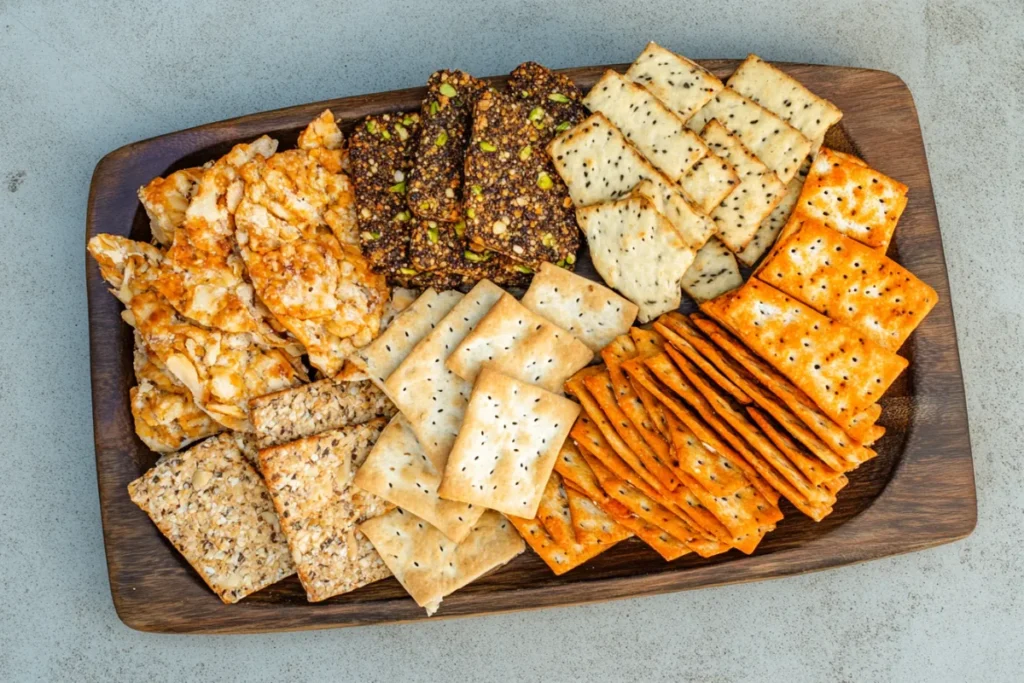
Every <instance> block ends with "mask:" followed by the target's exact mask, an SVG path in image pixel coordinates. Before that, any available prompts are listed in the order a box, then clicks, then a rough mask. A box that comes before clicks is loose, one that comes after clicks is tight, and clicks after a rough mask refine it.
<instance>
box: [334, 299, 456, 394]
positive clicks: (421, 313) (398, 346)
mask: <svg viewBox="0 0 1024 683" xmlns="http://www.w3.org/2000/svg"><path fill="white" fill-rule="evenodd" d="M461 299H462V294H460V293H459V292H451V291H449V292H442V293H441V294H438V293H437V292H435V291H434V290H433V289H427V290H426V291H424V292H423V294H421V295H420V297H419V298H418V299H416V301H414V302H413V303H412V305H411V306H409V307H408V308H406V309H405V310H404V311H402V313H401V314H400V315H398V316H397V317H396V318H395V320H394V322H392V323H391V325H389V326H388V328H387V329H386V330H384V331H383V332H382V333H381V335H380V336H379V337H377V338H376V339H374V340H373V341H372V342H370V343H369V344H367V345H366V346H364V347H363V348H361V349H359V350H358V351H356V353H355V355H354V356H353V361H354V362H355V363H356V364H357V365H360V366H362V368H363V369H364V370H365V371H366V374H367V375H368V376H369V377H370V379H371V380H373V382H374V383H375V384H376V385H377V386H379V387H381V388H385V382H387V379H388V377H390V376H391V373H393V372H394V371H395V370H396V369H398V366H399V365H401V364H402V361H404V360H405V358H406V357H407V356H408V355H409V354H410V353H411V352H412V350H413V348H415V346H416V345H417V344H418V343H420V340H421V339H423V338H424V337H425V336H427V335H428V334H430V332H431V331H433V329H434V328H435V327H437V324H438V323H439V322H441V319H442V318H444V317H445V316H446V315H448V312H449V311H451V310H452V308H453V307H454V306H455V304H457V303H458V302H459V301H460V300H461Z"/></svg>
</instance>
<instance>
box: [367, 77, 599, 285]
mask: <svg viewBox="0 0 1024 683" xmlns="http://www.w3.org/2000/svg"><path fill="white" fill-rule="evenodd" d="M581 99H582V95H581V93H580V91H579V89H578V88H577V87H576V86H575V85H574V84H573V82H572V81H571V80H570V79H569V78H567V77H565V76H563V75H560V74H555V73H553V72H552V71H550V70H548V69H546V68H544V67H543V66H541V65H539V64H536V63H534V62H526V63H524V64H521V65H520V66H519V67H517V68H516V69H515V70H514V71H513V72H512V73H511V75H510V76H509V78H508V84H507V86H506V87H505V88H504V89H501V90H498V89H495V88H489V87H488V86H487V84H486V83H484V82H483V81H481V80H478V79H476V78H474V77H472V76H470V75H469V74H467V73H464V72H462V71H450V70H444V71H437V72H435V73H434V74H433V75H432V76H431V77H430V79H429V81H428V82H427V95H426V98H425V99H424V100H423V103H422V105H421V107H420V111H419V112H418V113H408V114H384V115H381V116H368V117H366V118H365V119H364V120H362V121H360V122H359V123H358V124H357V126H356V130H355V132H354V134H353V136H352V143H351V148H350V152H351V159H352V170H353V180H354V183H355V197H356V211H357V217H358V221H359V227H360V239H361V243H362V247H363V251H364V252H365V253H366V254H367V255H368V257H369V259H370V260H371V262H372V263H373V264H374V266H375V268H376V269H377V270H378V271H379V272H381V273H383V274H385V275H386V276H387V277H388V279H389V281H391V282H394V283H399V284H402V285H405V286H410V287H419V288H422V287H433V288H435V289H439V290H444V289H453V288H456V287H461V286H464V285H465V286H470V285H472V284H475V283H476V282H478V281H479V280H481V279H484V278H486V279H490V280H491V281H493V282H495V283H496V284H499V285H505V286H513V287H525V286H526V285H528V284H529V282H530V278H531V276H532V274H533V273H534V272H535V271H536V270H537V269H538V268H539V267H540V264H542V263H556V264H558V265H561V266H563V267H566V268H569V269H572V267H573V264H574V263H575V262H576V252H577V249H578V247H579V229H578V227H577V225H576V218H575V216H574V214H573V209H572V202H571V201H570V199H569V196H568V192H567V190H566V187H565V184H564V183H563V182H562V180H561V178H559V176H558V175H557V174H556V173H555V172H554V168H553V167H552V165H551V161H550V159H549V158H548V156H547V153H546V151H545V147H546V145H547V144H548V142H550V141H551V139H552V138H554V136H555V135H557V134H558V133H560V132H562V131H565V130H566V129H568V128H571V127H572V126H575V125H576V124H577V123H578V122H579V121H580V119H582V118H583V115H584V110H583V106H582V104H581Z"/></svg>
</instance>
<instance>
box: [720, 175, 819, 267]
mask: <svg viewBox="0 0 1024 683" xmlns="http://www.w3.org/2000/svg"><path fill="white" fill-rule="evenodd" d="M810 168H811V160H810V158H808V159H807V160H806V161H804V164H803V166H801V167H800V170H799V171H797V174H796V175H795V176H793V179H792V180H790V181H789V183H788V184H787V185H786V191H785V192H784V193H783V195H782V201H780V202H779V203H778V204H777V205H776V206H775V208H774V209H772V212H771V213H770V214H768V217H767V218H765V219H764V220H763V221H761V225H760V226H759V227H758V229H757V232H756V233H754V237H753V239H751V240H750V243H749V244H747V246H745V247H744V248H743V250H742V251H739V252H736V258H738V259H739V260H740V261H742V262H743V263H745V264H747V265H748V266H750V267H751V268H753V266H754V264H755V263H757V260H758V259H759V258H761V255H762V254H764V253H765V252H766V251H768V249H769V248H770V247H771V246H772V245H773V244H775V240H776V239H777V238H778V237H779V234H780V233H781V232H782V228H783V227H784V226H785V225H786V221H788V220H789V217H790V216H791V215H792V214H793V209H795V208H796V203H797V200H798V199H799V198H800V191H801V190H803V187H804V181H805V180H807V172H808V171H809V170H810Z"/></svg>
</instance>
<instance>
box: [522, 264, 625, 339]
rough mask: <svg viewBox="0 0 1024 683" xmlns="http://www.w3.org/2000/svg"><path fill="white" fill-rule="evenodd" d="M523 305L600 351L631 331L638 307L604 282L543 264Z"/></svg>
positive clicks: (525, 296)
mask: <svg viewBox="0 0 1024 683" xmlns="http://www.w3.org/2000/svg"><path fill="white" fill-rule="evenodd" d="M522 304H523V306H526V307H527V308H528V309H530V310H531V311H533V312H534V313H536V314H538V315H541V316H543V317H545V318H547V319H548V320H550V321H551V322H553V323H554V324H555V325H557V326H558V327H560V328H562V329H563V330H566V331H567V332H569V333H570V334H571V335H573V336H574V337H576V338H577V339H579V340H580V341H581V342H583V343H584V344H586V345H587V346H588V347H589V348H590V349H591V350H592V351H600V350H601V349H602V348H604V347H605V345H606V344H608V343H609V342H610V341H611V340H612V339H614V338H615V337H616V336H618V335H620V334H624V333H625V332H626V331H627V330H629V326H630V325H632V324H633V321H634V320H636V314H637V311H638V310H639V309H638V308H637V305H636V304H634V303H633V302H632V301H630V300H628V299H626V298H625V297H622V296H619V295H618V294H616V293H615V292H613V291H612V290H610V289H608V288H607V287H605V286H603V285H601V284H600V283H597V282H594V281H593V280H588V279H587V278H585V277H582V276H579V275H576V274H574V273H570V272H569V271H568V270H566V269H565V268H559V267H558V266H556V265H553V264H551V263H545V264H543V265H541V267H540V270H539V271H538V272H537V274H536V275H534V276H533V282H532V283H530V288H529V289H528V290H526V294H525V295H524V296H523V299H522Z"/></svg>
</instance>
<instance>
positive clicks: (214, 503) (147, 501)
mask: <svg viewBox="0 0 1024 683" xmlns="http://www.w3.org/2000/svg"><path fill="white" fill-rule="evenodd" d="M238 440H239V436H238V435H236V434H232V433H228V434H221V435H220V436H216V437H212V438H210V439H207V440H206V441H203V442H202V443H200V444H198V445H196V446H193V447H192V448H190V449H188V450H187V451H184V452H180V453H170V454H168V455H165V456H164V457H162V458H161V459H160V460H159V461H157V464H156V465H155V466H154V467H153V468H152V469H150V470H149V471H148V472H146V474H144V475H142V476H141V477H139V478H138V479H136V480H135V481H133V482H132V483H131V484H129V485H128V494H129V496H130V497H131V499H132V502H133V503H135V504H136V505H138V506H139V507H140V508H142V510H143V511H145V512H146V514H147V515H149V517H150V519H152V520H153V523H154V524H156V526H157V528H158V529H160V532H161V533H162V534H163V535H164V536H166V537H167V540H169V541H170V542H171V544H172V545H174V547H175V549H177V551H178V552H180V553H181V554H182V555H183V556H184V557H185V559H186V560H188V563H189V564H190V565H192V567H193V568H194V569H195V570H196V573H198V574H199V577H200V578H201V579H202V580H203V581H205V582H206V584H207V585H208V586H210V588H211V589H212V590H213V592H214V593H216V594H217V595H218V597H220V599H221V600H222V601H224V602H225V603H228V604H230V603H234V602H238V601H239V600H241V599H242V598H244V597H245V596H247V595H249V594H251V593H254V592H256V591H258V590H260V589H262V588H265V587H266V586H269V585H271V584H273V583H277V582H278V581H280V580H281V579H283V578H285V577H287V576H291V575H292V574H294V573H295V565H294V563H293V562H292V557H291V554H290V553H289V551H288V544H287V542H286V541H285V538H284V535H283V534H282V533H281V525H280V522H279V521H278V517H277V513H276V512H275V510H274V506H273V505H272V504H271V502H270V499H269V496H268V495H267V487H266V485H265V484H264V483H263V478H262V477H261V476H260V474H259V473H258V472H257V471H256V470H255V469H254V468H253V466H252V465H251V464H250V463H249V461H248V460H247V459H246V457H245V456H244V455H243V453H242V449H241V448H240V446H239V441H238Z"/></svg>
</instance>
